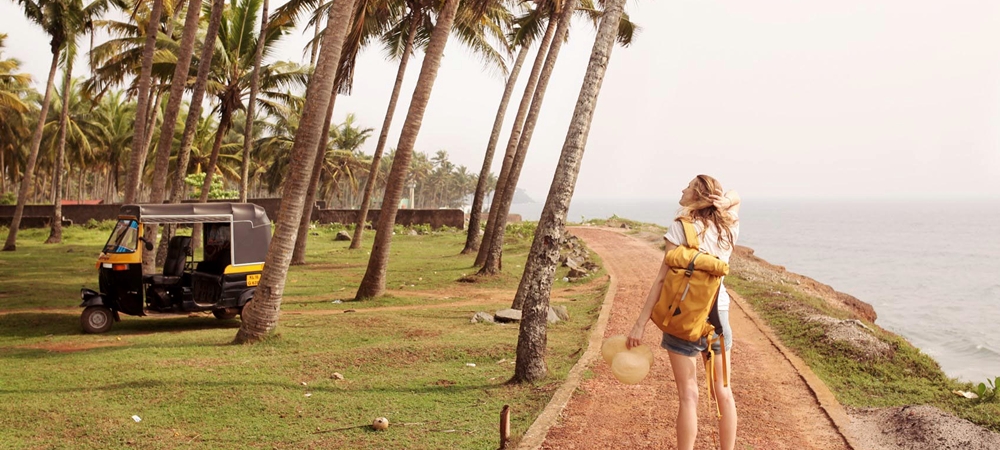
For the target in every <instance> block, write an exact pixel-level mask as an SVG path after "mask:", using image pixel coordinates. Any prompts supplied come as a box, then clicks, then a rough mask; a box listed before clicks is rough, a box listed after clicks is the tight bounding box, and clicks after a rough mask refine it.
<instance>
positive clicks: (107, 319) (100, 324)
mask: <svg viewBox="0 0 1000 450" xmlns="http://www.w3.org/2000/svg"><path fill="white" fill-rule="evenodd" d="M114 320H115V319H114V315H113V314H112V313H111V308H108V307H107V306H101V305H91V306H88V307H86V308H85V309H84V310H83V314H81V315H80V325H82V326H83V331H84V332H87V333H93V334H96V333H105V332H107V331H108V330H110V329H111V325H112V324H114Z"/></svg>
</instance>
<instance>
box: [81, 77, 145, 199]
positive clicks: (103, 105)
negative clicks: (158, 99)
mask: <svg viewBox="0 0 1000 450" xmlns="http://www.w3.org/2000/svg"><path fill="white" fill-rule="evenodd" d="M84 83H86V82H84ZM124 96H125V94H124V93H123V92H122V91H110V93H108V94H107V95H104V96H102V97H101V99H100V101H99V102H98V103H97V105H96V106H95V107H94V111H93V115H94V122H96V123H97V127H96V128H97V130H98V131H99V132H100V137H99V138H98V139H97V141H98V143H99V148H97V149H94V152H93V153H94V159H95V160H96V161H99V164H100V165H99V169H100V170H99V172H100V173H101V174H102V175H103V177H105V179H106V180H107V184H108V185H107V186H106V190H107V192H108V194H107V197H106V198H107V200H108V201H109V202H112V203H114V202H115V201H116V200H117V195H118V192H119V183H120V182H121V174H122V173H123V172H124V171H125V165H124V164H123V162H124V161H125V155H124V153H125V151H126V149H127V148H129V147H130V144H131V141H132V137H133V132H132V130H133V126H134V124H135V103H132V102H126V101H125V100H124Z"/></svg>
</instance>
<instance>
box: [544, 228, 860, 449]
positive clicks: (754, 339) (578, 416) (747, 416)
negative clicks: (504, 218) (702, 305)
mask: <svg viewBox="0 0 1000 450" xmlns="http://www.w3.org/2000/svg"><path fill="white" fill-rule="evenodd" d="M572 232H573V234H575V235H577V236H579V237H580V238H581V239H583V240H584V241H585V242H586V243H587V245H588V246H589V247H590V248H591V249H592V250H593V251H595V252H597V254H599V255H600V256H601V258H602V259H603V260H604V265H605V268H606V269H607V270H608V272H610V273H611V274H612V276H614V277H616V278H617V281H618V286H617V293H616V295H615V297H614V304H613V306H612V309H611V315H610V317H609V320H608V326H607V329H606V330H605V332H604V336H605V337H608V336H613V335H616V334H627V333H628V331H629V330H630V329H631V327H632V324H633V323H634V321H635V315H636V314H638V310H639V308H640V307H641V303H642V302H643V300H644V299H645V296H646V294H647V292H648V291H649V287H650V283H651V282H652V280H653V278H654V277H655V275H656V271H657V270H658V268H659V267H658V264H659V262H660V259H661V258H662V256H663V255H662V253H661V252H660V251H659V250H657V249H655V248H654V247H652V246H650V245H649V243H648V242H644V241H641V240H639V239H635V238H632V237H630V236H627V235H625V234H623V233H621V232H619V231H615V230H612V229H607V228H603V229H602V228H588V227H582V228H574V229H573V230H572ZM737 304H738V302H734V303H733V308H732V310H731V311H730V322H731V324H732V327H733V336H734V338H735V342H734V345H733V346H734V349H733V352H732V366H733V367H732V386H733V391H734V395H735V397H736V405H737V408H738V410H739V429H738V432H737V443H736V448H738V449H768V450H771V449H824V450H826V449H846V448H849V447H848V445H847V443H846V442H845V440H844V438H843V437H842V436H841V435H840V433H839V432H838V431H837V429H836V428H835V427H834V425H833V424H832V422H831V420H830V419H829V418H828V416H827V415H826V413H824V411H823V410H822V409H821V407H820V405H819V403H818V402H817V400H816V398H815V397H814V395H813V393H812V391H811V390H810V389H809V387H808V386H807V385H806V383H805V382H804V381H803V380H802V378H801V377H800V376H799V374H798V373H797V372H796V371H795V368H794V367H793V366H792V365H791V363H789V362H788V360H786V359H785V357H784V356H783V355H782V354H781V353H780V352H779V350H778V349H777V348H776V347H775V346H774V345H773V344H772V343H771V341H770V340H768V338H767V336H766V335H765V334H764V333H763V332H762V331H761V330H760V329H758V328H757V326H756V325H755V324H754V322H753V321H751V320H750V319H749V318H748V317H747V315H746V314H745V313H744V312H743V310H742V309H740V308H739V306H737ZM660 336H661V333H660V332H659V330H658V329H657V328H656V327H655V326H653V325H647V327H646V334H645V336H644V342H645V343H646V344H648V345H650V347H652V348H653V349H654V353H655V357H656V362H655V363H654V365H653V369H652V372H651V373H650V375H649V376H648V377H647V378H646V379H645V380H643V382H642V383H640V384H638V385H634V386H627V385H623V384H621V383H619V382H618V381H617V380H615V379H614V377H613V376H612V375H611V370H610V368H609V367H608V366H607V364H605V363H604V361H603V359H600V358H598V359H597V360H596V362H595V363H594V364H593V367H592V370H593V373H594V377H593V378H591V379H589V380H585V381H583V382H582V383H581V384H580V386H579V389H577V390H576V392H575V393H574V395H573V397H572V398H571V399H570V401H569V403H568V404H567V406H566V408H565V410H563V412H562V414H561V417H560V420H559V421H558V423H557V424H555V425H554V426H553V427H552V428H551V429H550V430H549V432H548V434H547V436H546V439H545V442H544V443H543V444H542V448H545V449H598V448H599V449H644V448H650V449H651V448H657V449H660V448H675V445H676V438H675V434H674V426H675V419H676V411H677V394H676V387H675V385H674V380H673V374H672V373H671V371H670V367H669V363H668V359H667V354H666V351H665V350H662V349H661V348H660V347H659V341H660ZM703 376H704V375H703V372H701V370H699V377H700V378H699V380H702V379H704V378H703ZM702 391H703V392H702V397H703V400H702V402H701V403H700V404H699V425H700V432H699V436H698V442H697V445H696V448H698V449H713V448H718V444H717V437H716V436H717V432H718V429H717V422H716V419H715V408H714V407H711V408H710V405H709V403H708V402H707V400H706V399H705V393H704V388H702Z"/></svg>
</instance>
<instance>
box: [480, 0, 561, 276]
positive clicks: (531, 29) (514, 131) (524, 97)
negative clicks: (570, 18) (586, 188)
mask: <svg viewBox="0 0 1000 450" xmlns="http://www.w3.org/2000/svg"><path fill="white" fill-rule="evenodd" d="M567 1H568V0H567ZM560 7H561V5H560V4H559V3H558V2H557V1H556V0H549V1H545V2H543V3H541V4H539V5H538V7H537V8H535V9H534V10H532V11H531V12H529V13H527V14H525V15H524V16H522V17H521V18H519V19H518V21H517V23H518V24H519V25H521V26H520V27H519V28H518V31H517V33H518V34H519V35H520V36H517V35H515V37H514V39H515V42H516V41H517V39H519V38H520V39H530V37H531V36H533V35H536V34H537V30H538V29H540V28H541V25H540V24H541V22H543V21H545V22H547V25H546V27H545V32H544V33H543V34H542V38H541V43H540V44H539V46H538V53H537V54H536V55H535V62H534V64H533V65H532V66H531V74H530V75H528V83H527V84H526V85H525V86H524V93H523V94H521V103H520V105H518V108H517V114H516V115H515V116H514V126H513V127H511V130H510V138H509V139H508V140H507V150H506V152H505V153H504V159H503V163H502V164H501V166H500V175H499V177H498V179H497V180H498V181H497V186H496V191H495V192H494V193H493V199H494V202H492V203H491V205H490V214H489V218H488V219H487V220H486V234H485V235H484V236H483V242H482V245H481V246H480V247H479V252H478V253H477V254H476V262H475V265H476V266H482V265H483V264H484V263H485V262H486V255H487V250H488V249H489V248H490V244H491V242H492V239H493V235H492V233H490V226H491V225H492V224H494V223H495V222H496V220H497V215H498V213H499V211H500V210H499V209H496V208H494V205H495V204H496V201H495V200H496V199H497V197H498V196H499V195H500V194H501V193H503V191H504V188H505V184H506V180H507V173H508V172H510V164H511V162H512V161H513V160H514V152H516V151H517V142H518V140H519V139H520V137H521V129H522V128H523V126H524V120H525V117H526V116H527V114H528V109H529V107H530V106H531V103H530V98H531V95H532V94H533V93H534V92H535V89H536V87H537V86H538V79H539V78H540V76H541V71H542V66H543V65H544V63H545V55H546V54H547V53H548V51H549V47H550V46H551V42H552V36H553V35H554V34H555V31H556V28H557V24H558V21H557V17H558V15H557V14H558V11H559V9H558V8H560ZM484 164H485V162H484ZM477 226H478V225H477Z"/></svg>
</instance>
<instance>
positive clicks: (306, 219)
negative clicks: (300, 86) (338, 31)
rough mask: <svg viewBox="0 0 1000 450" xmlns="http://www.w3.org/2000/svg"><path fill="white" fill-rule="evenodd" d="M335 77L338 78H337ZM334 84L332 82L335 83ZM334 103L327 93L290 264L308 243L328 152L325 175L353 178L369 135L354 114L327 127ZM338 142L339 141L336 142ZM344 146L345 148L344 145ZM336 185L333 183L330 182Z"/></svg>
mask: <svg viewBox="0 0 1000 450" xmlns="http://www.w3.org/2000/svg"><path fill="white" fill-rule="evenodd" d="M343 64H344V60H343V57H342V58H341V65H343ZM338 80H339V78H338ZM335 87H336V84H335ZM334 103H336V95H331V96H330V104H329V106H327V114H328V116H327V117H326V121H325V122H324V124H323V130H324V131H325V132H326V133H324V135H323V138H322V139H321V140H320V142H321V144H320V145H321V146H322V151H320V152H318V153H317V156H316V161H315V162H314V164H315V165H314V166H313V173H312V175H311V176H310V182H309V190H308V191H307V193H306V202H305V205H306V206H305V210H304V211H302V218H301V219H300V221H299V232H298V237H297V238H296V239H295V251H294V252H293V253H292V265H301V264H305V263H306V243H307V242H308V231H309V223H310V220H311V217H312V206H313V204H314V203H315V201H316V195H317V192H316V191H317V189H318V188H319V186H320V185H321V184H323V183H321V181H322V180H321V178H322V175H323V172H324V169H326V168H328V164H326V162H327V160H328V159H330V157H331V155H330V154H331V153H333V155H332V162H331V165H330V166H329V168H330V169H331V170H330V171H327V173H329V174H345V173H348V174H351V175H350V176H349V179H350V180H352V181H354V180H355V178H354V176H353V170H352V168H353V167H354V166H355V164H354V162H355V161H356V159H355V158H354V152H355V150H357V149H358V148H359V147H361V145H362V144H364V142H365V141H366V140H368V137H369V136H370V135H371V132H372V129H371V128H365V129H364V130H361V129H358V128H356V127H354V120H355V119H354V114H348V115H347V118H346V120H345V121H344V123H343V124H341V125H340V126H339V127H337V128H336V129H332V130H331V129H330V120H331V118H330V117H329V116H330V115H332V114H333V105H334ZM328 138H332V140H333V142H332V144H333V148H332V149H331V148H329V145H328V143H329V142H328V141H329V139H328ZM338 141H339V142H338ZM345 146H346V147H345ZM338 178H339V177H338ZM333 186H336V183H334V184H333ZM324 191H325V192H324V193H326V194H329V193H330V189H329V187H327V188H326V189H324Z"/></svg>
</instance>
